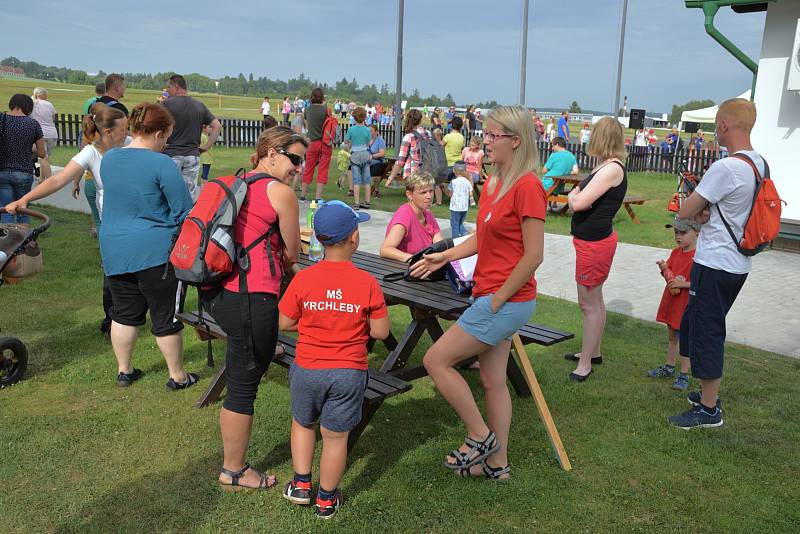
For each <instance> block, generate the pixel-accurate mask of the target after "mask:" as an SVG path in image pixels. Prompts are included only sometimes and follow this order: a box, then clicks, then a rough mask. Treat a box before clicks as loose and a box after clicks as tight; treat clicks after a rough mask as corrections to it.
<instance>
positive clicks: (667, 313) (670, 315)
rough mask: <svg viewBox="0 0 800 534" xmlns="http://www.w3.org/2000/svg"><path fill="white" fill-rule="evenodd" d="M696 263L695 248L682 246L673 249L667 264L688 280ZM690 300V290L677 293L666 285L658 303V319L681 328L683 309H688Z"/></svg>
mask: <svg viewBox="0 0 800 534" xmlns="http://www.w3.org/2000/svg"><path fill="white" fill-rule="evenodd" d="M693 263H694V250H690V251H689V252H684V251H682V250H681V249H680V247H675V248H674V249H672V253H670V255H669V258H668V259H667V265H668V266H669V268H670V270H671V271H672V272H673V273H674V274H675V276H678V275H681V276H683V277H684V278H685V279H686V281H687V282H688V281H689V275H690V274H691V272H692V265H693ZM688 302H689V290H688V289H681V292H680V293H678V294H677V295H673V294H672V293H670V292H669V289H667V288H666V286H665V287H664V294H663V295H661V303H660V304H659V305H658V313H656V321H658V322H659V323H664V324H666V325H669V326H670V327H671V328H673V329H675V330H680V329H681V318H682V317H683V310H685V309H686V304H687V303H688Z"/></svg>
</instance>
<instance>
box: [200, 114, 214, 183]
mask: <svg viewBox="0 0 800 534" xmlns="http://www.w3.org/2000/svg"><path fill="white" fill-rule="evenodd" d="M210 131H211V126H210V125H208V124H206V125H204V126H203V130H202V132H201V133H200V144H201V145H205V144H206V143H207V142H208V134H209V132H210ZM213 163H214V156H212V155H211V149H209V150H206V151H205V152H201V153H200V165H202V166H203V168H202V169H203V170H202V171H201V175H200V176H201V177H202V178H203V181H204V182H206V181H208V174H209V173H210V172H211V165H212V164H213Z"/></svg>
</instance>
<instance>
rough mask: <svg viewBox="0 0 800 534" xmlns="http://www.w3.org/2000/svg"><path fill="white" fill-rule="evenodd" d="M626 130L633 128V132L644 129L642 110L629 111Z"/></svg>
mask: <svg viewBox="0 0 800 534" xmlns="http://www.w3.org/2000/svg"><path fill="white" fill-rule="evenodd" d="M628 128H633V129H634V130H641V129H642V128H644V110H643V109H632V110H631V118H630V120H629V121H628Z"/></svg>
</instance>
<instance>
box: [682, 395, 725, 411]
mask: <svg viewBox="0 0 800 534" xmlns="http://www.w3.org/2000/svg"><path fill="white" fill-rule="evenodd" d="M700 397H701V393H700V392H699V391H691V392H689V394H688V395H687V396H686V400H687V401H689V404H691V405H692V406H700ZM717 409H718V410H719V411H722V401H721V400H719V397H717Z"/></svg>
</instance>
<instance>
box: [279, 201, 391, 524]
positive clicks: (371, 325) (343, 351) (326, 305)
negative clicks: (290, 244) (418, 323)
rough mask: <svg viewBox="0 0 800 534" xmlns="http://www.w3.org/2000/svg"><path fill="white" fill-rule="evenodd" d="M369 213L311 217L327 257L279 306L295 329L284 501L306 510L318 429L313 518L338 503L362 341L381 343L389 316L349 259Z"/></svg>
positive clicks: (363, 365) (356, 418) (361, 381)
mask: <svg viewBox="0 0 800 534" xmlns="http://www.w3.org/2000/svg"><path fill="white" fill-rule="evenodd" d="M368 219H369V215H368V214H366V213H364V212H361V213H356V212H355V211H353V210H352V209H351V208H350V206H348V205H347V204H345V203H344V202H341V201H338V200H334V201H330V202H326V203H324V204H323V205H322V207H321V208H319V210H318V211H317V213H316V214H315V215H314V231H315V232H316V235H317V239H319V241H320V243H322V245H323V246H324V247H325V259H324V260H323V261H321V262H319V263H318V264H316V265H314V266H312V267H308V268H307V269H303V270H302V271H300V272H299V273H297V275H295V277H294V279H293V280H292V282H291V283H290V284H289V287H288V288H287V289H286V293H285V294H284V296H283V298H282V299H281V301H280V304H279V305H278V309H279V310H280V316H279V326H280V329H281V330H284V331H295V330H296V331H297V332H298V333H299V337H298V339H297V349H296V352H295V360H294V364H293V365H292V367H291V368H290V369H289V390H290V393H291V397H292V432H291V443H292V465H293V467H294V478H293V479H292V480H291V481H289V482H288V483H287V484H286V487H285V488H284V492H283V496H284V497H285V498H286V499H288V500H289V501H291V502H293V503H295V504H311V463H312V461H313V459H314V446H315V444H316V432H315V427H316V423H317V421H318V420H319V423H320V432H321V434H322V457H321V459H320V467H319V469H320V477H319V490H318V491H317V499H316V504H315V509H316V513H317V516H319V517H321V518H323V519H328V518H330V517H333V515H334V514H335V513H336V512H337V511H338V509H339V507H340V506H341V504H342V493H341V491H339V489H338V486H339V480H340V479H341V478H342V474H344V469H345V464H346V462H347V438H348V436H349V433H350V431H351V430H352V429H353V428H355V426H356V425H358V423H359V422H360V421H361V405H362V403H363V400H364V390H365V389H366V387H367V379H368V376H367V369H368V367H367V341H368V340H369V338H370V337H372V338H374V339H386V337H387V336H388V335H389V314H388V310H387V309H386V303H385V302H384V299H383V293H382V292H381V288H380V286H379V285H378V282H377V280H375V278H373V277H372V276H371V275H369V274H367V273H366V272H364V271H361V270H360V269H358V268H356V267H355V265H353V264H352V262H351V261H350V260H351V258H352V256H353V252H355V250H356V249H357V248H358V243H359V233H358V223H359V222H363V221H366V220H368Z"/></svg>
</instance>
